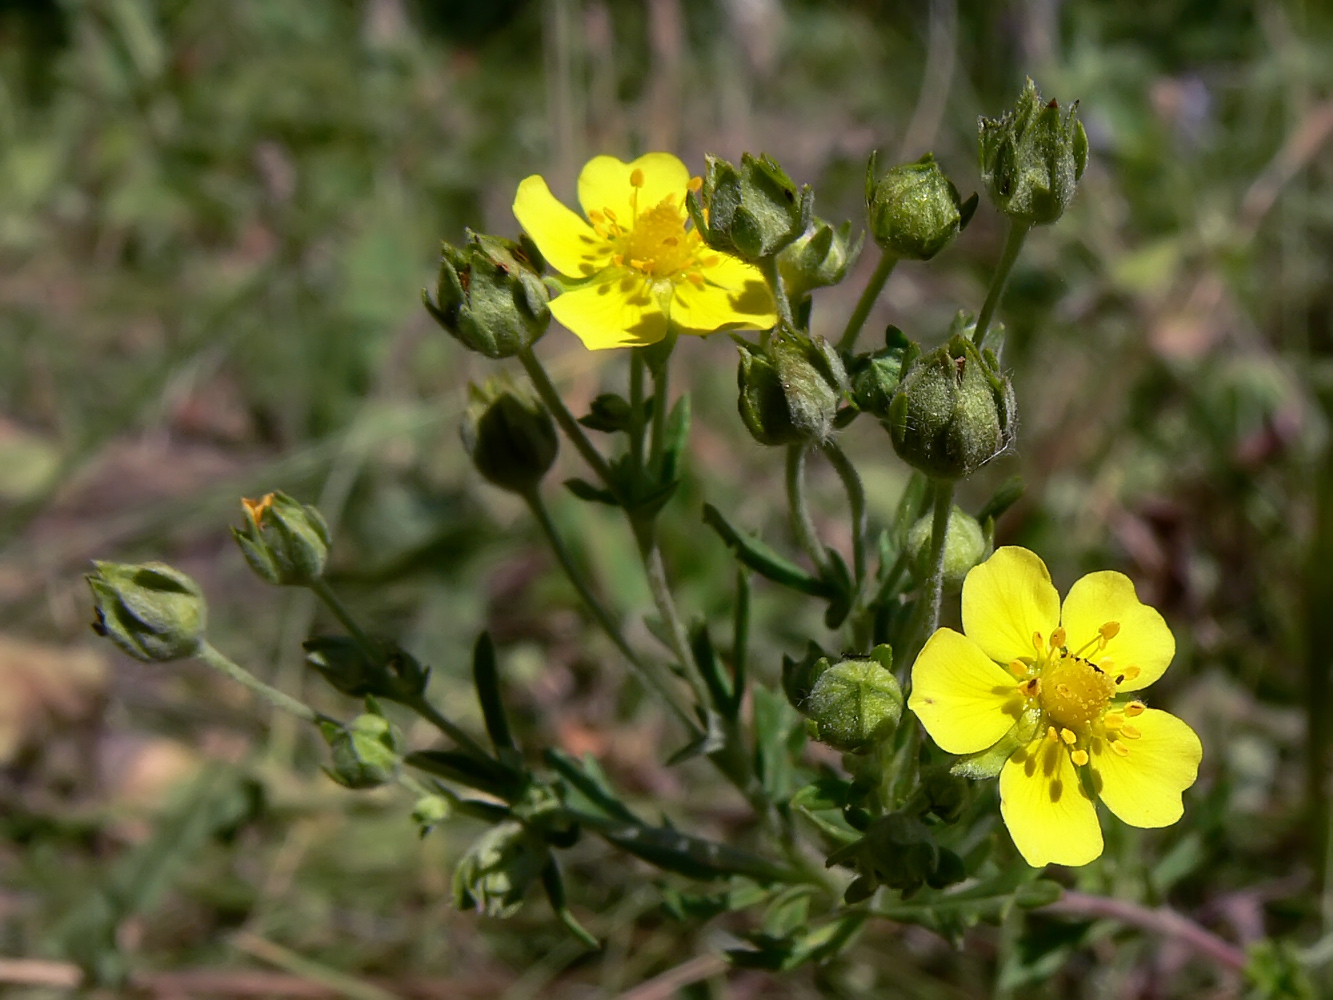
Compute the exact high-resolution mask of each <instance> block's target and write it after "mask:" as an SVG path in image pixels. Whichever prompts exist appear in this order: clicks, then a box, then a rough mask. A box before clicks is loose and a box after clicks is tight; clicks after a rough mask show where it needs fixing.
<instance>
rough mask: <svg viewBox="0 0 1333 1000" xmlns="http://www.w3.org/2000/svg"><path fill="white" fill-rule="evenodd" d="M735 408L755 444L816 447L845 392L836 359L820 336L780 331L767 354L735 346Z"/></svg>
mask: <svg viewBox="0 0 1333 1000" xmlns="http://www.w3.org/2000/svg"><path fill="white" fill-rule="evenodd" d="M736 381H737V385H738V387H739V389H740V396H739V399H738V401H737V408H738V409H739V410H740V414H741V419H742V420H744V421H745V426H746V429H748V430H749V432H750V434H751V435H752V436H753V437H754V439H755V440H756V441H758V442H759V443H760V444H765V445H786V444H796V443H798V442H800V441H814V442H821V441H826V440H828V437H829V435H830V434H831V433H832V432H833V419H834V417H835V416H837V412H838V403H839V402H840V401H841V399H842V398H843V396H844V395H845V394H846V392H847V390H848V384H847V373H846V371H845V370H844V369H843V366H842V359H841V358H839V357H838V353H837V352H836V351H835V350H834V349H833V348H832V347H831V346H830V345H829V343H828V342H827V341H826V340H824V338H823V337H810V336H809V335H807V334H805V333H799V332H792V331H785V332H781V333H779V334H777V335H776V336H774V337H773V339H772V340H771V341H770V342H769V344H768V347H767V349H759V348H754V347H750V346H749V345H742V346H741V358H740V367H739V368H738V369H737V373H736Z"/></svg>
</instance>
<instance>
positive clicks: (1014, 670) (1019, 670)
mask: <svg viewBox="0 0 1333 1000" xmlns="http://www.w3.org/2000/svg"><path fill="white" fill-rule="evenodd" d="M1009 672H1010V673H1011V674H1013V675H1014V676H1015V677H1026V676H1027V675H1028V665H1027V664H1026V663H1024V662H1023V661H1022V660H1010V661H1009Z"/></svg>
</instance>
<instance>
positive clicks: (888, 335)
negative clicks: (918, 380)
mask: <svg viewBox="0 0 1333 1000" xmlns="http://www.w3.org/2000/svg"><path fill="white" fill-rule="evenodd" d="M884 345H885V346H884V347H882V348H881V349H880V350H878V351H875V352H873V353H871V354H862V355H860V356H859V357H858V358H857V359H856V361H855V363H854V364H853V365H852V370H851V372H850V376H849V377H850V381H851V386H852V401H853V402H854V403H855V404H856V408H857V409H858V410H860V411H861V412H862V413H870V414H873V415H874V416H876V417H879V418H880V419H881V420H882V419H883V418H885V417H887V416H888V415H889V404H890V403H891V402H892V401H893V394H894V393H895V392H897V391H898V383H899V382H901V381H902V377H903V371H904V369H906V368H908V367H910V366H911V363H912V360H913V359H914V358H915V357H916V356H917V354H919V353H920V348H918V347H917V346H916V345H915V344H913V343H912V342H911V341H909V340H908V339H907V338H906V337H905V336H903V332H902V331H901V330H899V329H898V328H897V327H896V326H890V327H889V328H888V329H886V330H885V331H884Z"/></svg>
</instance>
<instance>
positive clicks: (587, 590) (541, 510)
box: [523, 489, 698, 732]
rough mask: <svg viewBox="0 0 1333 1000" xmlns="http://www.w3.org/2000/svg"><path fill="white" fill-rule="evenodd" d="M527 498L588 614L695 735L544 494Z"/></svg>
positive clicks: (686, 714)
mask: <svg viewBox="0 0 1333 1000" xmlns="http://www.w3.org/2000/svg"><path fill="white" fill-rule="evenodd" d="M523 499H524V500H526V501H527V504H528V509H529V510H531V511H532V516H533V517H534V518H536V520H537V524H538V525H540V526H541V529H542V534H543V535H545V536H546V541H547V543H548V544H549V545H550V546H551V552H552V553H553V554H554V555H555V558H556V561H557V562H559V563H560V568H561V569H562V570H564V572H565V576H566V578H568V580H569V582H570V583H571V584H573V585H574V590H575V591H577V592H578V595H579V599H580V600H582V601H583V605H584V607H586V608H587V609H588V613H589V614H591V615H592V617H593V620H594V621H595V622H596V623H597V624H598V626H599V627H600V628H601V630H602V631H603V632H605V633H606V637H607V638H608V639H610V640H611V641H612V642H613V643H614V644H615V647H616V649H618V650H620V652H621V654H622V655H623V656H624V657H625V659H626V661H628V663H629V665H630V666H631V667H632V668H633V669H634V670H635V672H636V673H638V675H639V677H640V678H641V679H642V680H643V681H644V683H645V684H647V685H648V686H649V687H650V688H652V689H653V690H654V691H656V692H657V693H658V694H659V695H660V696H661V697H662V698H663V699H664V700H665V701H666V704H667V707H668V708H670V709H671V711H672V713H673V714H675V715H676V717H677V718H679V719H680V720H681V721H682V722H683V723H684V724H685V727H686V729H688V730H690V731H691V732H694V731H697V729H698V726H697V725H696V724H695V722H694V720H693V719H692V718H691V717H690V714H689V712H688V711H686V709H685V707H684V706H682V705H681V704H680V702H679V700H678V699H677V697H676V694H675V692H674V691H673V690H672V688H671V684H670V682H669V681H668V680H667V679H666V678H665V677H662V676H661V675H660V674H659V673H658V672H657V671H656V670H654V669H651V668H650V666H649V665H648V664H647V663H645V662H644V660H643V659H642V658H641V657H640V656H639V654H638V653H636V652H635V651H634V648H633V647H632V646H631V645H630V644H629V642H627V641H626V639H625V636H624V634H623V633H622V632H621V631H620V627H619V626H618V625H617V624H616V620H615V618H614V617H612V615H611V613H610V612H609V611H607V609H606V607H605V606H604V605H603V604H602V602H601V601H599V600H598V599H597V595H595V594H594V593H593V592H592V587H591V586H589V584H588V582H587V581H586V580H585V579H584V578H583V574H582V573H581V572H579V568H578V566H577V565H576V564H575V562H574V558H573V556H572V555H571V554H570V551H569V548H568V547H567V546H566V545H565V542H564V539H562V538H561V537H560V534H559V532H557V531H556V528H555V524H554V522H553V521H552V520H551V514H550V511H549V510H547V507H546V504H545V503H544V502H543V501H542V498H541V495H540V494H539V493H538V492H537V491H536V490H535V489H534V490H533V491H532V492H531V493H529V494H527V495H526V496H524V498H523Z"/></svg>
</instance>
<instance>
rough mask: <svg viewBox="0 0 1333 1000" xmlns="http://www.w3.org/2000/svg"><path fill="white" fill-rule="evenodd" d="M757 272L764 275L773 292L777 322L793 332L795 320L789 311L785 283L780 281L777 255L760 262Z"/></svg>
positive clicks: (780, 275)
mask: <svg viewBox="0 0 1333 1000" xmlns="http://www.w3.org/2000/svg"><path fill="white" fill-rule="evenodd" d="M759 270H760V271H762V272H763V273H764V278H765V279H767V281H768V287H769V288H770V289H772V291H773V301H774V302H775V303H776V304H777V307H778V320H779V322H780V323H782V324H784V325H785V326H786V327H787V328H788V329H789V330H795V329H796V320H795V318H794V317H793V315H792V311H791V299H789V298H787V283H786V282H785V281H783V280H782V272H781V271H780V270H778V258H777V255H776V254H774V255H773V256H771V257H765V258H764V259H763V260H761V261H760V262H759Z"/></svg>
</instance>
